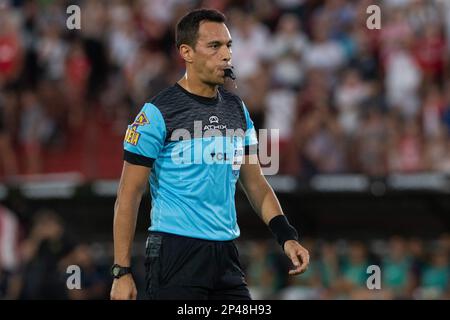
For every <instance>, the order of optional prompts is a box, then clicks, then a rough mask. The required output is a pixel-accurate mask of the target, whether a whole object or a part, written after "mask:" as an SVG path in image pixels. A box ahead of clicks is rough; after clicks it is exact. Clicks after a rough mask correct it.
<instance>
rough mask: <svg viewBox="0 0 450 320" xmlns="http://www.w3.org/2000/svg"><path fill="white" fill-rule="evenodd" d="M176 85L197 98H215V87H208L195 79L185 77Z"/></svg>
mask: <svg viewBox="0 0 450 320" xmlns="http://www.w3.org/2000/svg"><path fill="white" fill-rule="evenodd" d="M178 84H179V85H180V86H182V87H183V88H184V89H185V90H186V91H188V92H190V93H192V94H195V95H197V96H201V97H206V98H214V97H216V96H217V86H216V85H214V86H210V85H207V84H205V83H203V82H201V81H198V80H197V81H196V79H195V80H194V79H190V78H188V77H187V76H186V75H184V77H183V78H181V79H180V80H179V81H178Z"/></svg>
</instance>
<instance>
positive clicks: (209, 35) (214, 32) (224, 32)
mask: <svg viewBox="0 0 450 320" xmlns="http://www.w3.org/2000/svg"><path fill="white" fill-rule="evenodd" d="M198 40H199V41H203V42H209V41H221V42H228V41H230V40H231V35H230V32H229V31H228V28H227V27H226V25H225V24H224V23H220V22H212V21H203V22H201V23H200V26H199V28H198Z"/></svg>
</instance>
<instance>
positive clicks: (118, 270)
mask: <svg viewBox="0 0 450 320" xmlns="http://www.w3.org/2000/svg"><path fill="white" fill-rule="evenodd" d="M127 274H131V267H130V266H122V265H120V264H117V263H115V264H113V265H112V266H111V275H112V276H113V277H114V279H119V278H121V277H123V276H125V275H127Z"/></svg>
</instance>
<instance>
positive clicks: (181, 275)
mask: <svg viewBox="0 0 450 320" xmlns="http://www.w3.org/2000/svg"><path fill="white" fill-rule="evenodd" d="M145 270H146V290H147V294H148V297H149V298H150V299H155V300H250V299H251V297H250V293H249V291H248V288H247V283H246V282H245V279H244V272H243V271H242V267H241V265H240V262H239V256H238V250H237V248H236V245H235V244H234V242H233V241H209V240H201V239H194V238H188V237H183V236H178V235H173V234H168V233H162V232H150V235H149V237H148V239H147V244H146V260H145Z"/></svg>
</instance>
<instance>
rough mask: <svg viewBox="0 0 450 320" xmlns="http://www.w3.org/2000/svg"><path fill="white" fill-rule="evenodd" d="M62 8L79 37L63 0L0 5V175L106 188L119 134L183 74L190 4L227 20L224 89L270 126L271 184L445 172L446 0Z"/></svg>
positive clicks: (157, 2)
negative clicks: (289, 177) (102, 180)
mask: <svg viewBox="0 0 450 320" xmlns="http://www.w3.org/2000/svg"><path fill="white" fill-rule="evenodd" d="M73 3H77V4H78V5H79V6H80V8H81V30H68V29H67V27H66V20H67V18H68V17H69V15H68V14H67V13H66V8H67V6H68V5H69V1H64V0H45V1H44V0H34V1H33V0H10V1H7V0H6V1H5V0H2V1H0V176H3V177H5V176H6V177H11V176H14V175H15V174H18V173H19V174H36V173H42V172H53V171H79V172H82V173H84V174H85V175H86V176H87V177H88V178H98V176H96V175H107V176H114V177H117V176H118V175H119V172H118V171H119V170H117V166H116V165H115V164H111V163H112V162H114V163H119V162H120V159H121V146H120V141H121V139H122V137H123V134H124V131H125V128H126V125H127V124H128V123H129V121H130V119H132V118H133V117H134V116H135V115H136V113H137V112H138V110H139V109H140V108H141V107H142V105H143V103H144V102H145V101H148V100H149V99H150V98H151V97H152V96H153V95H155V94H156V93H158V92H159V91H160V90H161V89H163V88H164V87H166V86H169V85H171V84H173V83H174V82H176V81H177V80H178V79H179V78H180V77H181V76H182V75H183V73H184V65H183V63H182V61H181V59H180V58H179V56H178V52H177V51H176V48H175V46H174V27H175V24H176V22H177V20H178V19H179V18H180V17H181V16H182V15H183V14H185V13H186V12H187V11H188V10H190V9H192V8H198V7H209V8H216V9H219V10H221V11H223V12H224V13H225V14H226V15H227V17H228V23H227V24H228V26H229V28H230V31H231V35H232V37H233V63H234V65H235V70H236V74H237V77H238V79H237V81H236V84H237V88H234V86H231V90H234V91H235V92H236V93H238V94H239V95H240V96H241V97H242V98H243V100H244V101H245V103H246V105H247V107H248V109H249V110H250V113H251V116H252V119H253V120H254V122H255V125H256V128H257V129H262V128H267V129H279V136H280V141H279V147H280V162H281V169H280V173H282V174H293V175H300V176H303V177H310V176H311V175H314V174H316V173H342V172H351V173H365V174H369V175H374V176H379V175H385V174H388V173H391V172H418V171H424V170H428V171H440V172H447V171H449V170H450V143H449V141H450V140H449V139H448V138H449V132H450V93H449V92H450V90H449V88H450V78H449V63H448V61H449V59H448V57H449V48H448V42H449V40H450V2H449V1H445V0H384V1H368V0H361V1H355V0H330V1H309V0H258V1H256V0H242V1H238V0H203V1H189V0H188V1H181V0H133V1H124V0H113V1H105V0H99V1H70V4H73ZM371 4H378V5H379V6H380V7H381V29H379V30H377V29H375V30H370V29H368V27H367V25H366V22H367V19H368V18H369V14H368V13H367V12H366V10H367V8H368V6H369V5H371ZM111 141H113V142H111ZM108 143H109V144H108ZM103 145H104V146H105V147H104V148H105V149H104V151H102V152H97V153H96V150H97V149H98V148H100V147H102V146H103ZM108 150H113V151H109V153H108ZM105 154H107V156H105V157H104V158H105V159H103V158H102V159H100V160H98V159H97V158H98V157H100V158H101V157H102V155H105ZM55 159H57V161H56V160H55ZM102 161H103V162H102ZM96 162H99V163H101V165H98V167H99V168H100V169H102V170H106V171H101V170H96V169H95V167H93V166H94V164H95V163H96ZM116 170H117V171H116Z"/></svg>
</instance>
